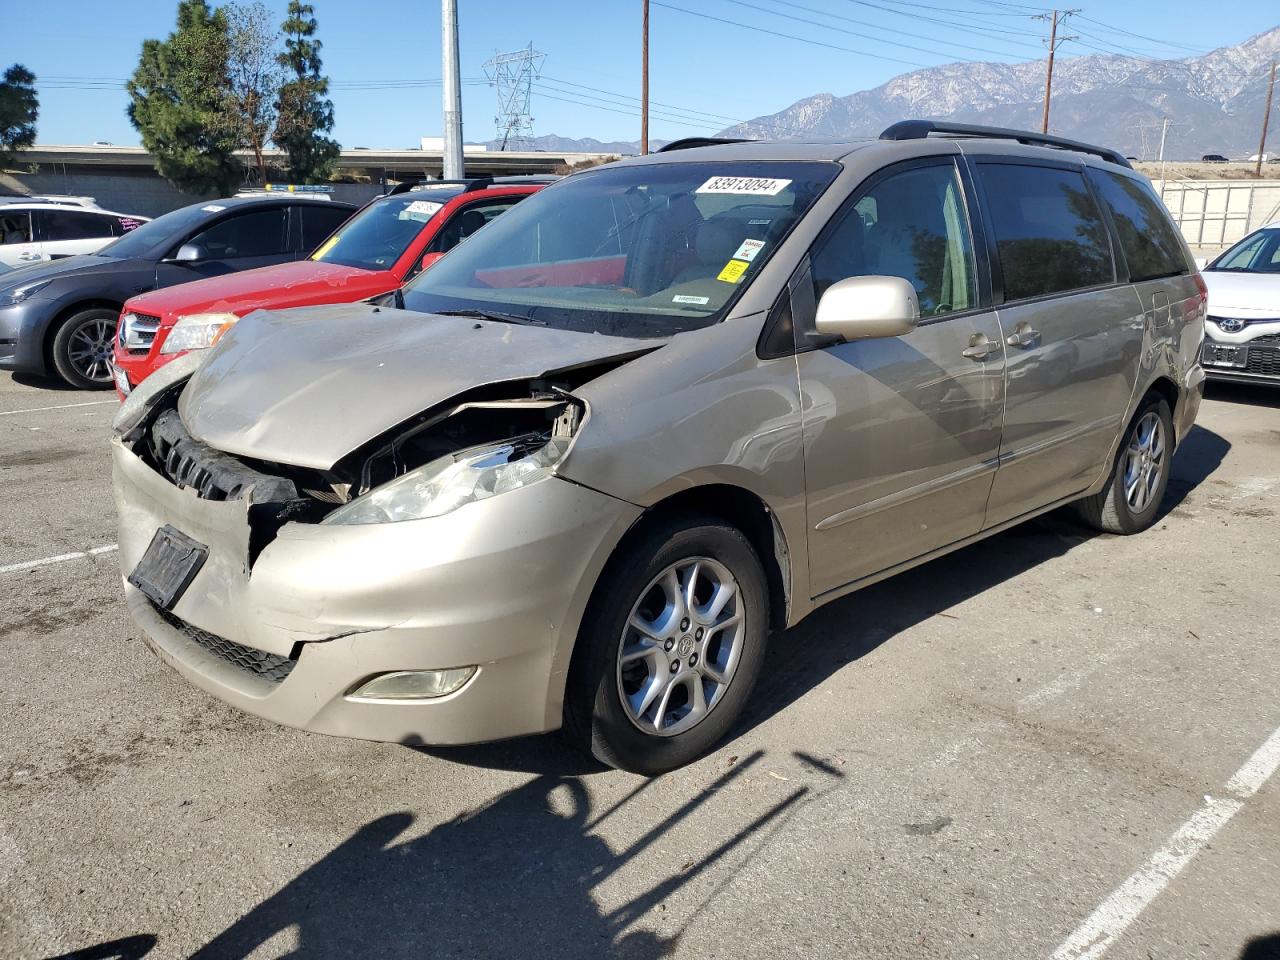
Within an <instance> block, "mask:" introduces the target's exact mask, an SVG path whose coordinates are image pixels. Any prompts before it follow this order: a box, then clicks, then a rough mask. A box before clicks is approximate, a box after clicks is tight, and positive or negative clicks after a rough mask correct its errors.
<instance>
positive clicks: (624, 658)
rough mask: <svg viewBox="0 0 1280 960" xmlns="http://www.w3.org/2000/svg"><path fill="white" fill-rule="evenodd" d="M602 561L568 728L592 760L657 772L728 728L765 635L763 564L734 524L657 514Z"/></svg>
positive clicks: (752, 677)
mask: <svg viewBox="0 0 1280 960" xmlns="http://www.w3.org/2000/svg"><path fill="white" fill-rule="evenodd" d="M625 551H626V552H625V555H624V556H623V557H622V559H621V560H620V561H619V562H617V563H615V564H613V565H611V568H610V569H607V570H606V573H605V575H604V577H603V578H602V579H601V582H600V584H599V586H598V587H597V589H596V594H595V596H594V597H593V598H592V602H591V604H590V606H589V608H588V611H587V615H586V617H585V618H584V619H583V624H582V629H581V630H580V632H579V635H578V648H577V652H576V653H575V661H574V667H573V670H572V671H571V673H570V687H569V690H568V691H567V696H566V700H565V728H566V732H567V733H568V734H569V735H570V736H571V737H572V738H573V739H575V740H576V741H577V742H578V744H579V745H580V746H581V747H583V748H584V749H586V750H588V751H590V752H591V753H592V754H593V755H594V756H595V757H596V758H597V759H598V760H600V761H601V762H603V763H606V764H608V765H610V766H613V767H618V768H620V769H623V770H629V771H631V772H632V773H639V774H644V775H646V776H656V775H657V774H661V773H666V772H667V771H669V770H674V769H676V768H677V767H682V766H684V765H685V764H687V763H690V762H692V761H693V760H696V759H697V758H698V757H700V756H702V755H703V754H705V753H707V752H708V751H710V750H711V749H712V748H713V747H715V746H716V744H718V743H719V742H720V740H721V739H722V738H723V737H724V736H725V734H726V733H728V731H729V729H730V727H732V725H733V723H734V721H735V720H736V719H737V718H738V716H739V715H740V714H741V712H742V709H743V707H744V706H745V704H746V702H747V699H748V698H749V697H750V695H751V690H752V688H753V687H754V686H755V682H756V678H757V676H758V675H759V673H760V665H761V663H762V661H763V658H764V651H765V645H766V643H767V642H768V635H769V593H768V586H767V584H766V581H765V574H764V568H763V566H762V565H761V563H760V558H759V557H758V556H757V555H756V552H755V550H754V549H753V548H752V546H751V544H750V542H749V541H748V540H747V538H746V537H744V536H743V535H742V533H741V532H740V531H738V530H737V529H735V528H733V527H731V526H729V525H727V524H725V523H723V522H721V521H719V520H716V519H713V518H710V517H692V518H685V519H684V520H683V521H678V520H673V521H664V522H661V523H659V524H656V525H655V526H653V527H652V528H650V529H649V530H647V531H645V532H644V533H642V534H641V535H640V536H639V538H638V539H637V540H636V541H634V542H632V543H631V544H629V545H628V546H627V547H626V548H625Z"/></svg>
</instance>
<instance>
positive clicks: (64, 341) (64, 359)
mask: <svg viewBox="0 0 1280 960" xmlns="http://www.w3.org/2000/svg"><path fill="white" fill-rule="evenodd" d="M119 316H120V315H119V312H118V311H115V310H109V309H106V308H103V307H93V308H91V309H89V310H81V311H80V312H79V313H76V314H73V315H72V316H71V317H69V318H68V319H67V320H66V321H65V322H63V324H62V325H61V326H60V327H58V332H57V333H56V334H55V335H54V338H53V367H54V369H55V370H57V371H58V376H60V377H62V379H63V380H65V381H67V383H69V384H71V386H73V387H79V388H80V389H81V390H105V389H106V388H107V387H110V386H111V384H112V379H111V351H112V347H113V339H114V338H115V334H116V322H117V320H118V319H119Z"/></svg>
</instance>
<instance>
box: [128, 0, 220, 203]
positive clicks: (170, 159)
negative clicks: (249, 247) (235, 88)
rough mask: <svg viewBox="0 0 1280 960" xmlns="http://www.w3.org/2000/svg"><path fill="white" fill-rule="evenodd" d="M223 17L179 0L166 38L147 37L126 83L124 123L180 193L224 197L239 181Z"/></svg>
mask: <svg viewBox="0 0 1280 960" xmlns="http://www.w3.org/2000/svg"><path fill="white" fill-rule="evenodd" d="M228 43H229V41H228V34H227V18H226V15H225V13H224V12H223V11H221V10H215V11H211V10H210V9H209V5H208V4H207V3H206V2H205V0H181V2H179V4H178V27H177V30H175V31H174V32H173V33H171V34H170V35H169V39H168V40H145V41H143V44H142V56H141V57H140V58H139V61H138V68H137V70H135V71H134V74H133V77H132V78H131V79H130V80H129V82H128V84H127V85H126V88H127V89H128V91H129V97H130V101H131V102H130V104H129V111H128V113H129V121H130V122H131V123H132V124H133V126H134V127H135V128H136V129H137V131H138V132H139V133H140V134H141V135H142V143H143V146H145V147H146V148H147V150H148V151H150V153H151V155H152V156H154V157H155V158H156V169H157V170H159V171H160V174H161V176H163V177H164V178H165V179H167V180H168V181H169V182H170V183H172V184H173V185H174V186H175V187H177V188H178V189H180V190H189V191H192V192H196V193H220V194H227V193H231V192H232V191H234V190H235V188H236V187H237V186H239V185H240V183H241V182H242V181H243V179H244V165H243V164H242V163H241V162H240V159H239V158H238V157H236V155H235V153H234V151H235V148H236V140H237V137H236V131H235V129H234V128H233V127H232V126H231V125H229V124H228V123H227V122H226V116H227V106H228V101H229V99H230V96H231V94H230V81H229V78H228V75H227V58H228Z"/></svg>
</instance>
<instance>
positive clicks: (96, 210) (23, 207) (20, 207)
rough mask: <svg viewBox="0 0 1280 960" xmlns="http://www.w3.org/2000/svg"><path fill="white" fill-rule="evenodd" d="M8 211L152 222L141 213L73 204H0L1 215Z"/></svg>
mask: <svg viewBox="0 0 1280 960" xmlns="http://www.w3.org/2000/svg"><path fill="white" fill-rule="evenodd" d="M8 210H69V211H71V212H72V213H98V214H105V215H106V216H108V217H130V218H132V219H134V220H150V219H151V217H144V216H143V215H142V214H140V213H121V212H120V211H119V210H106V209H104V208H102V207H82V206H80V205H78V204H72V203H5V204H0V213H4V212H5V211H8Z"/></svg>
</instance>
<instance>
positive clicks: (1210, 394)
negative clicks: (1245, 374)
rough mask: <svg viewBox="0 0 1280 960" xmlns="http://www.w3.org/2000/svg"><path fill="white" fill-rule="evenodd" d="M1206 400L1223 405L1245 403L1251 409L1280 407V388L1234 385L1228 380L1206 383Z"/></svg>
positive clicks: (1254, 384) (1244, 384)
mask: <svg viewBox="0 0 1280 960" xmlns="http://www.w3.org/2000/svg"><path fill="white" fill-rule="evenodd" d="M1204 398H1205V399H1206V400H1220V401H1222V402H1223V403H1244V404H1248V405H1249V406H1251V407H1280V386H1276V387H1267V386H1262V385H1261V384H1256V383H1232V382H1230V381H1226V380H1207V381H1205V389H1204Z"/></svg>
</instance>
